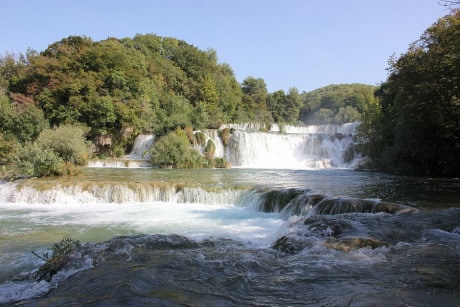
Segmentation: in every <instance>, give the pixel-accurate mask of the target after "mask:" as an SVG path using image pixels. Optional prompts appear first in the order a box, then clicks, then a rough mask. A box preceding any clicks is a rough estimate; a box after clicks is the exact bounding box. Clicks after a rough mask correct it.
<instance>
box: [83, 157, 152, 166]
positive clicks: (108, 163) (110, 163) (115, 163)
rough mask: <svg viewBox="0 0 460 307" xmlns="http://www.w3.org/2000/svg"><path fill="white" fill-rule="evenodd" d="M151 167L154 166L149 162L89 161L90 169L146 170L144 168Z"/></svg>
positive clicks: (128, 160) (120, 160) (123, 160)
mask: <svg viewBox="0 0 460 307" xmlns="http://www.w3.org/2000/svg"><path fill="white" fill-rule="evenodd" d="M151 166H152V164H151V163H150V162H149V161H147V160H130V159H103V160H90V161H88V167H108V168H125V167H127V168H144V167H151Z"/></svg>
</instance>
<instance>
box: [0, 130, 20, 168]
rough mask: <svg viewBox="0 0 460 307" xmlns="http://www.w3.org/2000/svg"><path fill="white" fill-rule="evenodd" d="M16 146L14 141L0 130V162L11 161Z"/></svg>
mask: <svg viewBox="0 0 460 307" xmlns="http://www.w3.org/2000/svg"><path fill="white" fill-rule="evenodd" d="M16 148H17V144H16V141H14V140H13V139H11V137H8V136H5V135H4V134H3V133H2V132H0V164H2V163H9V162H12V161H13V160H14V155H15V151H16Z"/></svg>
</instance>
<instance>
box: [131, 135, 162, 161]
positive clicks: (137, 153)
mask: <svg viewBox="0 0 460 307" xmlns="http://www.w3.org/2000/svg"><path fill="white" fill-rule="evenodd" d="M153 142H155V136H154V135H151V134H140V135H138V136H137V138H136V140H135V141H134V145H133V148H132V150H131V153H130V154H129V155H128V158H129V159H137V160H140V159H149V158H150V155H149V154H148V153H147V151H148V150H149V149H150V148H151V147H152V145H153Z"/></svg>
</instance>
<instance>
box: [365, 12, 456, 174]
mask: <svg viewBox="0 0 460 307" xmlns="http://www.w3.org/2000/svg"><path fill="white" fill-rule="evenodd" d="M459 67H460V12H459V11H453V12H452V13H451V14H449V15H447V16H445V17H443V18H441V19H439V20H438V21H437V22H436V23H435V24H433V26H431V27H430V28H428V29H427V30H426V31H425V32H424V33H423V34H422V36H421V37H420V39H419V40H418V41H416V42H415V43H414V44H412V45H411V47H410V48H409V50H408V51H407V52H406V53H405V54H403V55H401V56H400V57H399V58H395V57H393V58H392V59H390V67H389V71H390V74H389V77H388V79H387V81H386V82H385V83H384V84H382V86H381V88H380V90H379V92H378V94H379V97H380V99H381V105H382V118H380V119H378V120H376V125H375V126H376V127H378V129H379V131H380V132H381V134H382V135H384V136H385V137H386V139H385V140H384V141H383V142H382V145H381V148H380V150H379V151H378V154H377V155H375V156H374V157H373V158H374V160H375V161H377V163H378V167H379V168H381V169H384V170H387V171H395V172H401V173H406V174H420V175H431V176H459V175H460V100H459V97H460V87H459V83H458V80H460V69H459ZM382 122H383V123H385V124H382ZM370 138H371V140H373V141H374V143H375V140H374V139H375V134H374V135H371V136H370Z"/></svg>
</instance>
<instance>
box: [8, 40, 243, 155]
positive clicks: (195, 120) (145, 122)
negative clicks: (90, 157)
mask: <svg viewBox="0 0 460 307" xmlns="http://www.w3.org/2000/svg"><path fill="white" fill-rule="evenodd" d="M5 93H13V94H15V95H16V96H17V97H20V98H21V99H20V100H22V101H26V100H28V101H30V102H32V104H31V105H33V106H34V107H35V108H37V109H38V110H41V111H40V112H42V113H43V114H44V118H45V119H46V120H47V121H49V123H50V124H51V126H61V125H63V124H83V125H85V126H87V127H88V128H89V133H90V137H91V138H93V139H94V138H95V137H97V136H99V135H107V134H108V135H110V136H111V137H112V139H114V140H117V139H118V138H119V137H118V135H119V134H120V132H121V131H125V130H126V129H128V130H129V131H132V135H137V134H139V133H152V132H153V131H155V132H156V133H157V134H158V135H165V134H167V133H168V132H169V131H172V130H174V129H175V128H176V127H177V126H180V127H182V128H184V127H186V126H192V127H194V128H202V127H217V126H218V125H219V124H220V123H221V122H227V121H232V120H234V119H235V118H236V109H237V108H238V104H240V103H241V96H242V91H241V87H240V85H239V84H238V82H237V81H236V78H235V76H234V73H233V71H232V69H231V67H230V66H229V65H228V64H219V63H218V62H217V55H216V52H215V51H214V50H212V49H210V50H206V51H202V50H199V49H198V48H196V47H194V46H192V45H189V44H187V43H186V42H184V41H181V40H178V39H175V38H166V37H160V36H157V35H152V34H146V35H140V34H138V35H136V36H135V37H134V38H123V39H115V38H108V39H106V40H102V41H93V40H92V39H91V38H88V37H85V36H70V37H68V38H64V39H62V40H60V41H58V42H55V43H52V44H50V45H49V46H48V48H46V50H44V51H42V52H36V51H33V50H29V51H28V53H27V54H26V56H23V55H20V56H14V55H11V54H6V55H5V56H4V57H2V58H0V95H1V94H5ZM28 111H30V112H29V113H31V111H36V109H30V110H28ZM248 112H252V111H248ZM13 113H14V112H13ZM29 113H26V114H29ZM7 115H8V116H9V115H11V114H7ZM30 116H35V117H37V116H38V117H39V114H31V115H30ZM23 118H24V117H23ZM2 119H3V118H2ZM2 122H5V123H7V122H8V123H10V122H13V121H12V117H11V116H9V118H7V120H4V121H2ZM27 123H29V124H30V125H32V124H33V125H35V126H36V127H39V126H38V125H37V124H38V123H36V121H35V122H34V120H32V118H29V119H27ZM14 125H17V123H14ZM10 126H13V123H12V124H11V125H10ZM10 126H8V127H10ZM40 127H41V126H40ZM26 128H27V129H28V128H30V127H24V128H23V129H22V128H21V129H22V130H24V131H25V133H22V134H19V133H18V139H19V140H20V141H21V142H25V141H33V140H34V138H35V137H37V136H38V134H39V133H40V131H41V130H40V129H35V130H34V131H31V130H30V129H28V130H27V129H26ZM41 128H42V127H41ZM8 129H9V128H8ZM3 130H5V129H3ZM10 130H11V129H10ZM22 130H21V131H22ZM30 132H33V133H30ZM28 135H29V136H30V137H29V139H26V138H25V137H26V136H28ZM127 138H128V139H129V140H130V138H129V136H127ZM115 143H116V144H118V146H126V147H128V146H129V144H127V143H126V141H123V140H120V141H119V142H114V144H115ZM126 147H125V149H126Z"/></svg>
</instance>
